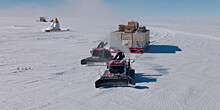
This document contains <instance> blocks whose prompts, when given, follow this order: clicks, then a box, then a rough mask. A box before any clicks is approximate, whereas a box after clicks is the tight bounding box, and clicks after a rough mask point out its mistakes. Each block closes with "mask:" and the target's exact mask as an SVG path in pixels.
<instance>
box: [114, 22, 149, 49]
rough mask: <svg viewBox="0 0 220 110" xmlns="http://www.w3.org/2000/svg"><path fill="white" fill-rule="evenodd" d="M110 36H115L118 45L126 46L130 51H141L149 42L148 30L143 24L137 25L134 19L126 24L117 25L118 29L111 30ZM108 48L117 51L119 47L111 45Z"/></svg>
mask: <svg viewBox="0 0 220 110" xmlns="http://www.w3.org/2000/svg"><path fill="white" fill-rule="evenodd" d="M123 27H124V29H123ZM126 27H128V28H127V29H126ZM112 37H116V38H117V40H118V42H119V43H120V45H125V46H126V47H128V48H129V49H130V52H131V53H142V52H143V50H144V49H145V48H146V47H147V46H148V44H149V43H150V41H149V40H150V31H149V30H147V29H146V27H145V26H142V27H139V24H138V22H135V21H130V22H128V25H127V26H125V25H124V26H122V25H119V30H118V31H115V32H112ZM111 42H114V41H111ZM110 48H111V49H113V51H117V50H116V49H118V48H119V47H116V46H112V45H111V47H110Z"/></svg>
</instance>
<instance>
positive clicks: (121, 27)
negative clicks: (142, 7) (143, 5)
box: [119, 20, 139, 32]
mask: <svg viewBox="0 0 220 110" xmlns="http://www.w3.org/2000/svg"><path fill="white" fill-rule="evenodd" d="M138 28H139V23H138V22H137V21H133V20H132V21H129V22H128V25H119V31H120V32H124V31H125V32H133V31H136V30H137V29H138Z"/></svg>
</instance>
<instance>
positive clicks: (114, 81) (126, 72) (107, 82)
mask: <svg viewBox="0 0 220 110" xmlns="http://www.w3.org/2000/svg"><path fill="white" fill-rule="evenodd" d="M107 68H108V69H107V70H105V72H104V74H103V75H102V76H101V78H100V79H98V80H97V81H96V82H95V87H96V88H99V87H115V86H116V87H117V86H129V85H135V77H134V75H135V70H134V69H132V68H131V65H130V59H129V60H128V62H127V61H126V59H125V55H124V53H123V52H118V53H117V54H116V56H115V57H114V59H113V60H111V61H110V62H109V65H108V67H107Z"/></svg>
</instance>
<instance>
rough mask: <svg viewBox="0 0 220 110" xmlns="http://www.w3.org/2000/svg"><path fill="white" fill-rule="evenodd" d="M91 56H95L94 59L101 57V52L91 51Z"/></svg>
mask: <svg viewBox="0 0 220 110" xmlns="http://www.w3.org/2000/svg"><path fill="white" fill-rule="evenodd" d="M92 56H96V57H99V56H103V51H92Z"/></svg>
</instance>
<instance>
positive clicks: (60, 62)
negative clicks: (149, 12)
mask: <svg viewBox="0 0 220 110" xmlns="http://www.w3.org/2000/svg"><path fill="white" fill-rule="evenodd" d="M58 19H59V22H60V26H61V28H69V29H70V31H65V32H51V33H45V32H42V31H41V29H44V28H46V27H48V26H49V25H50V23H49V22H47V23H39V22H35V18H12V17H0V24H1V27H0V87H1V88H0V108H1V110H48V109H49V110H218V109H219V108H220V103H219V102H220V80H219V78H220V72H219V71H220V67H219V62H220V48H219V47H220V31H219V29H220V22H219V19H218V18H210V19H208V18H136V19H135V20H137V21H139V23H140V24H141V25H146V26H147V28H148V29H150V33H151V34H150V41H151V44H150V45H149V47H148V48H147V49H146V50H145V51H144V54H131V55H128V56H130V57H131V58H132V59H133V60H134V62H133V63H132V68H134V69H135V72H136V75H135V80H136V85H135V86H134V87H109V88H98V89H97V88H95V81H96V80H98V79H99V78H100V75H102V74H103V72H104V70H105V69H106V67H105V66H82V65H80V60H81V59H83V58H86V57H88V56H90V52H89V51H90V50H91V49H92V48H93V47H96V46H97V45H98V43H99V42H100V41H108V40H109V38H110V36H109V35H110V32H111V31H114V30H116V29H117V27H118V24H126V23H127V21H128V20H130V19H116V18H114V19H110V20H89V19H76V18H59V17H58Z"/></svg>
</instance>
